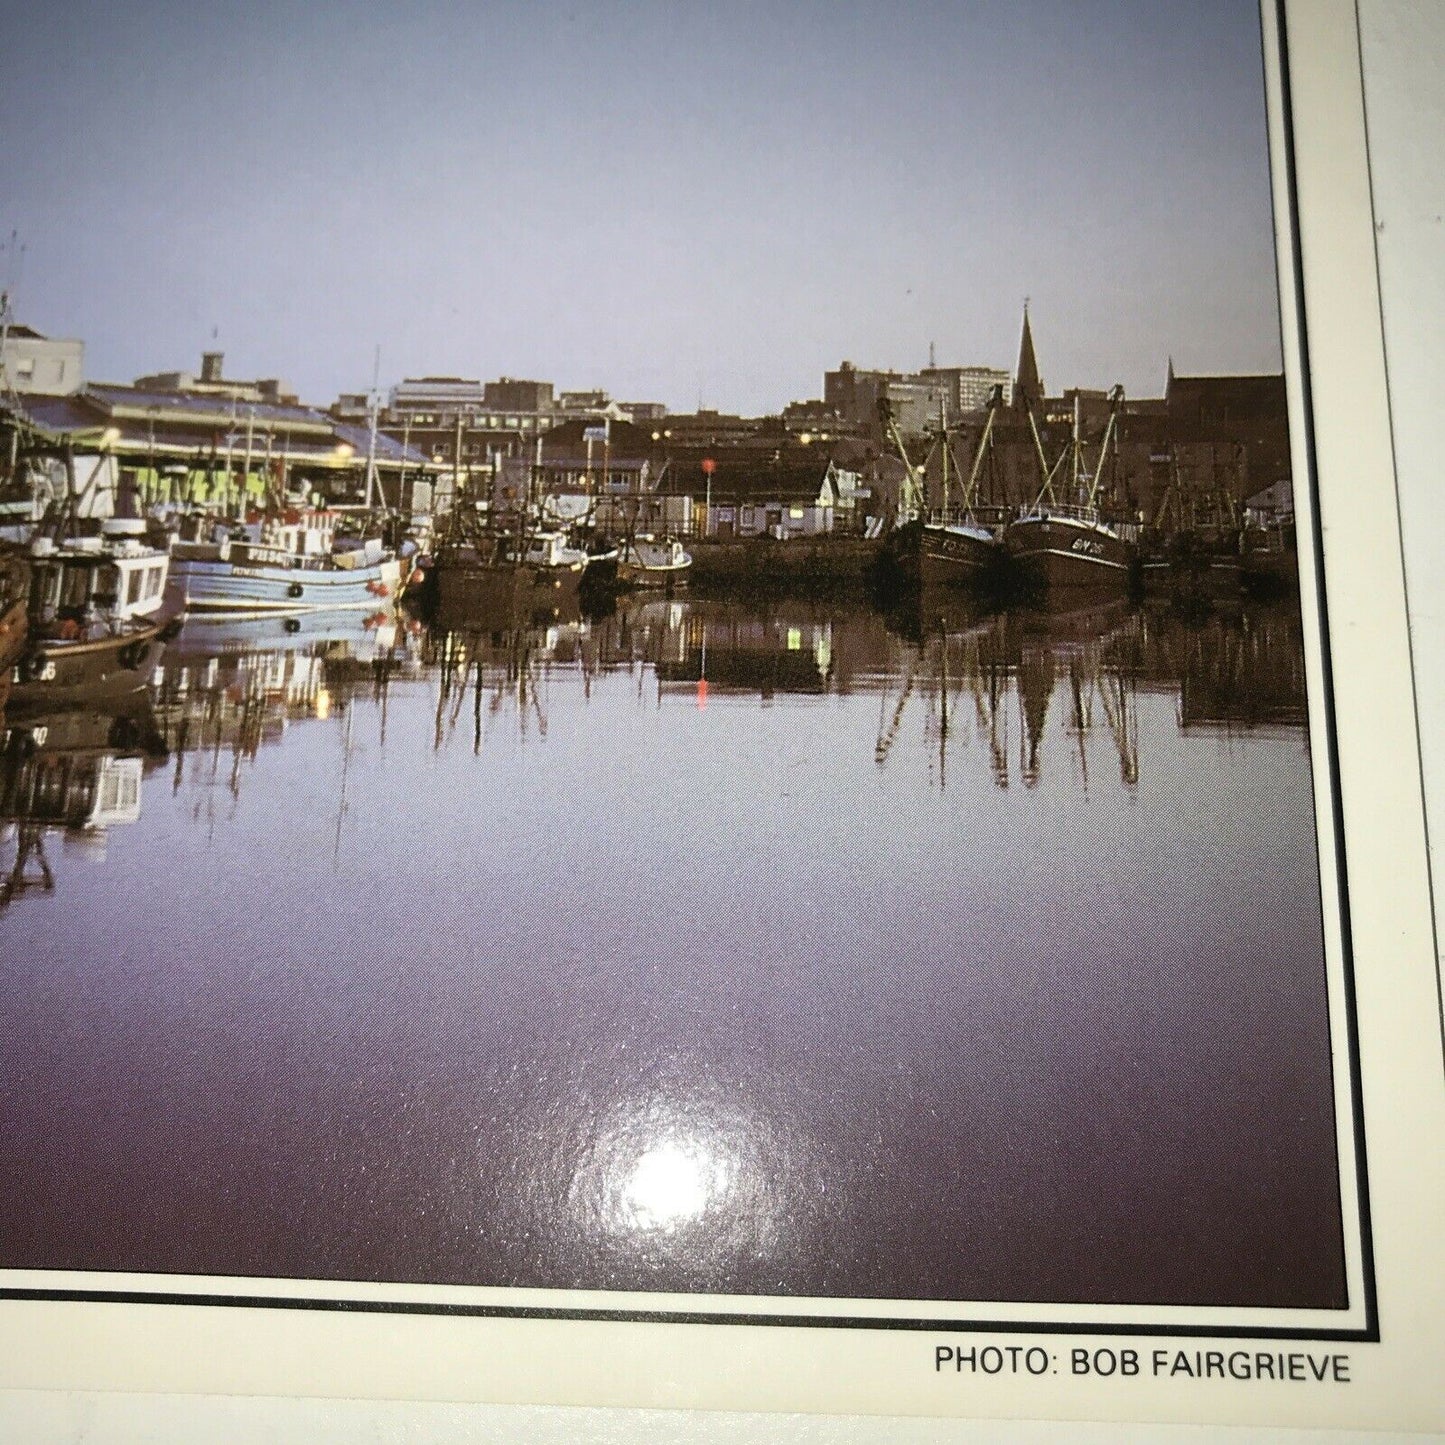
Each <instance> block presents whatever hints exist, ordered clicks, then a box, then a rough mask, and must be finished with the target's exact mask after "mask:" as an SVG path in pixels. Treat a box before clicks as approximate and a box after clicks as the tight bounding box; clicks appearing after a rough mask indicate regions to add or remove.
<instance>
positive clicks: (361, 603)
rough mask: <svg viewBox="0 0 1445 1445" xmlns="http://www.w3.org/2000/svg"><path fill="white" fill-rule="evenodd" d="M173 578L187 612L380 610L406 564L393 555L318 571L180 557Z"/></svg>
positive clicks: (397, 582)
mask: <svg viewBox="0 0 1445 1445" xmlns="http://www.w3.org/2000/svg"><path fill="white" fill-rule="evenodd" d="M171 578H172V582H173V587H174V590H175V592H176V593H177V594H178V596H179V598H180V600H181V604H182V606H184V608H185V610H186V611H187V612H230V613H251V614H262V613H270V612H274V613H284V612H317V611H331V610H335V609H337V608H351V607H365V608H370V609H372V610H375V609H376V608H377V607H378V606H381V605H382V604H384V603H385V601H386V599H387V598H390V597H394V596H395V595H396V593H397V590H398V588H399V586H400V583H401V564H400V563H399V562H397V561H396V559H395V558H390V557H389V558H386V559H384V560H383V561H380V562H375V563H371V564H369V565H367V566H362V567H314V568H313V567H275V566H270V565H266V564H260V565H256V564H248V563H246V562H232V561H229V560H227V561H221V560H215V561H211V560H206V559H201V558H179V559H177V560H176V561H175V562H174V563H173V565H172V567H171Z"/></svg>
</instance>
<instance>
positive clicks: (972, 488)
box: [963, 386, 1003, 514]
mask: <svg viewBox="0 0 1445 1445" xmlns="http://www.w3.org/2000/svg"><path fill="white" fill-rule="evenodd" d="M1002 405H1003V387H1001V386H996V387H994V389H993V393H992V395H991V396H990V397H989V399H988V418H987V420H985V422H984V424H983V435H982V436H981V437H979V439H978V450H977V451H976V452H975V453H974V454H973V467H972V468H971V469H970V471H969V474H968V485H967V486H966V487H965V488H964V490H963V509H964V512H965V513H969V514H971V513H972V511H973V509H974V507H975V506H977V504H978V474H979V471H980V470H981V468H982V467H983V458H984V453H986V452H987V451H988V445H989V438H990V436H991V435H992V434H993V423H994V418H995V417H996V416H997V415H998V412H999V408H1000V407H1001V406H1002Z"/></svg>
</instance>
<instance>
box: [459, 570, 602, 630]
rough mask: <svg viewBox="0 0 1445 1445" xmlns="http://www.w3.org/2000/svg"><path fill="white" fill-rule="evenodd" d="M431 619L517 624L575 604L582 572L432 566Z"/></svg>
mask: <svg viewBox="0 0 1445 1445" xmlns="http://www.w3.org/2000/svg"><path fill="white" fill-rule="evenodd" d="M434 576H435V581H436V593H435V611H436V620H437V621H439V622H441V623H442V624H443V625H445V626H449V627H450V626H460V625H463V624H464V623H465V624H483V623H488V622H491V621H493V620H495V621H496V622H497V625H498V626H511V625H516V624H517V623H518V622H519V621H521V620H526V619H528V618H530V617H532V616H533V615H535V614H539V613H548V612H553V611H557V610H561V609H566V608H567V607H569V605H575V602H576V598H577V593H578V589H579V587H580V584H581V579H582V568H581V567H577V568H575V569H574V568H554V567H533V566H531V565H529V564H526V563H520V564H506V563H503V564H499V565H485V564H478V563H473V562H468V561H462V560H458V561H443V562H439V563H436V564H434Z"/></svg>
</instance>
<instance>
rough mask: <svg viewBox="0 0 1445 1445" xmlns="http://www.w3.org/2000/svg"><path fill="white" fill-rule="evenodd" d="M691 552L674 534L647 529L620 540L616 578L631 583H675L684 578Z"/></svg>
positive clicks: (663, 584)
mask: <svg viewBox="0 0 1445 1445" xmlns="http://www.w3.org/2000/svg"><path fill="white" fill-rule="evenodd" d="M691 569H692V554H691V553H690V552H688V551H687V550H686V549H685V548H684V547H683V545H682V543H681V542H679V541H678V540H677V538H676V537H653V536H650V535H648V534H646V533H644V534H642V535H639V536H636V537H630V538H628V540H627V541H626V542H624V543H623V544H622V547H621V552H620V555H619V557H618V559H617V580H618V581H619V582H621V583H623V584H624V585H625V586H630V587H676V586H680V585H681V584H682V583H684V582H686V581H687V576H688V573H689V572H690V571H691Z"/></svg>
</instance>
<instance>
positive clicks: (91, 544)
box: [9, 518, 176, 711]
mask: <svg viewBox="0 0 1445 1445" xmlns="http://www.w3.org/2000/svg"><path fill="white" fill-rule="evenodd" d="M144 528H145V524H144V523H143V522H140V521H135V520H131V519H126V518H108V519H107V520H106V521H105V522H104V523H102V527H101V532H100V534H99V535H89V536H77V535H71V534H68V533H67V532H66V530H65V527H64V525H63V524H57V525H55V526H53V527H50V528H48V529H46V530H43V531H42V532H41V533H40V535H38V536H36V537H34V538H33V539H32V540H31V542H30V546H29V549H28V553H27V556H26V561H27V562H28V565H29V571H30V586H29V592H28V596H27V619H26V620H27V635H26V642H25V645H24V647H23V649H22V650H21V651H20V654H19V656H18V657H17V659H16V660H15V663H14V666H13V668H12V671H11V684H12V686H11V692H10V699H9V706H10V708H11V709H12V710H17V711H18V710H24V709H27V708H34V707H36V706H51V705H56V706H64V705H67V704H69V703H71V702H79V701H86V700H90V699H94V698H105V697H117V696H122V695H124V694H126V693H129V692H133V691H135V690H136V689H137V688H140V687H143V686H144V685H145V684H146V683H147V682H148V681H149V680H150V677H151V674H152V672H153V671H154V670H155V666H156V664H157V662H158V661H159V660H160V655H161V651H162V649H163V646H164V642H165V638H166V637H167V636H168V635H169V634H170V632H172V631H173V630H174V628H175V625H176V618H175V616H174V612H173V610H172V608H171V607H170V605H169V603H168V601H167V597H166V573H167V568H168V566H169V562H170V559H169V556H168V555H167V553H166V552H165V551H164V550H163V549H161V548H158V547H154V546H151V545H150V544H149V543H148V542H147V541H145V540H144V538H143V535H142V534H143V532H144Z"/></svg>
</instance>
